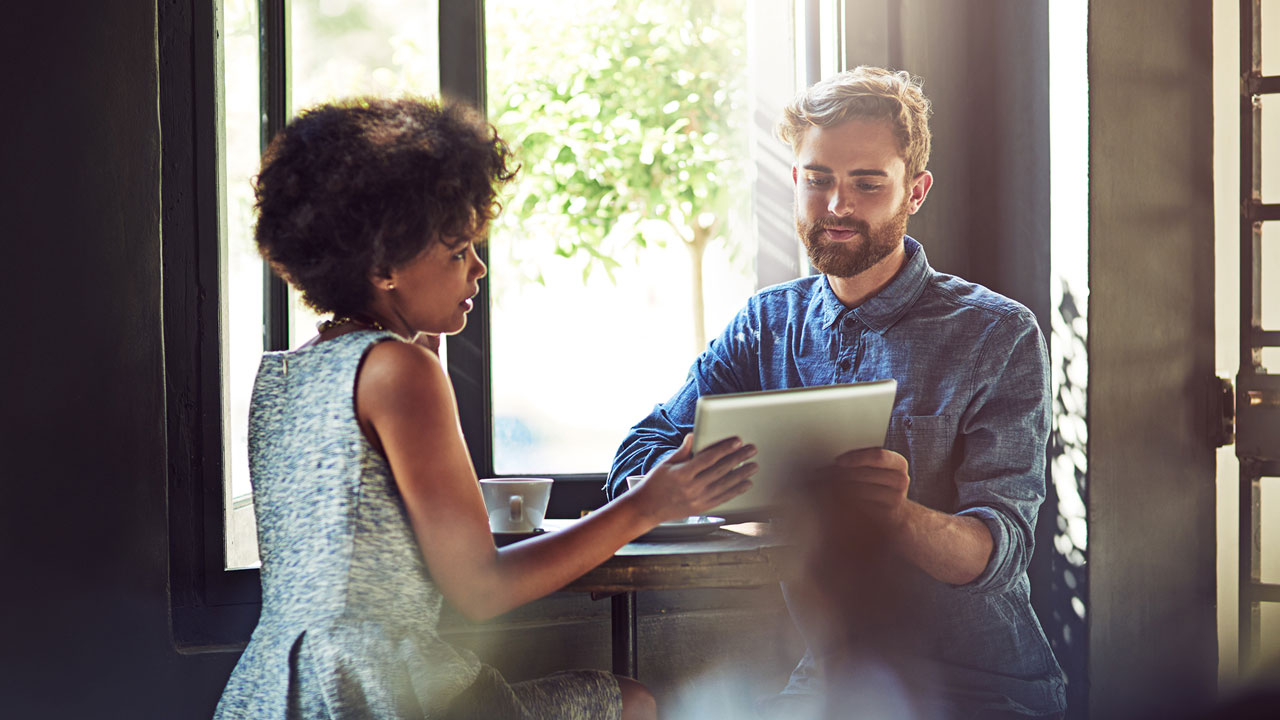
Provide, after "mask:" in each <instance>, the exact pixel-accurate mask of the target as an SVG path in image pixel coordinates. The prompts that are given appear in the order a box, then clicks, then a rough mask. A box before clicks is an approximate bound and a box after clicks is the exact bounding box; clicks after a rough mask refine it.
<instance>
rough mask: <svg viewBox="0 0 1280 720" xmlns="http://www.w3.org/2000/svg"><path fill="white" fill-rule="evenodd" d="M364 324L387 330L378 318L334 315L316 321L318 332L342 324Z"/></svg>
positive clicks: (372, 327)
mask: <svg viewBox="0 0 1280 720" xmlns="http://www.w3.org/2000/svg"><path fill="white" fill-rule="evenodd" d="M348 324H350V325H364V326H365V327H368V328H371V329H373V330H386V329H387V328H386V327H384V326H383V324H382V323H380V322H378V321H377V320H366V319H364V318H353V317H351V316H349V315H334V316H333V317H331V318H329V319H328V320H321V321H320V322H318V323H316V332H320V333H323V332H327V331H329V330H332V329H334V328H336V327H338V326H340V325H348Z"/></svg>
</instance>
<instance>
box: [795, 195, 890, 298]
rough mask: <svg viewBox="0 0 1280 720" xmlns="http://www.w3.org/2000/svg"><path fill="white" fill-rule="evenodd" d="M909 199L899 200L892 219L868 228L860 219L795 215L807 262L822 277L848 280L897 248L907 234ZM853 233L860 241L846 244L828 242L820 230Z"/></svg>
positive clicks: (797, 230)
mask: <svg viewBox="0 0 1280 720" xmlns="http://www.w3.org/2000/svg"><path fill="white" fill-rule="evenodd" d="M910 201H911V196H909V195H908V196H907V197H905V198H903V199H902V205H901V206H900V207H899V208H898V211H897V212H896V213H894V215H893V217H891V218H889V219H888V220H886V221H884V222H883V223H881V224H880V225H878V226H876V227H874V228H872V227H871V226H870V225H868V224H867V223H865V222H863V221H862V220H856V219H852V218H850V219H847V220H830V219H824V220H817V221H814V222H804V221H803V220H801V219H800V215H799V213H797V214H796V234H797V235H799V236H800V239H801V240H802V241H804V246H805V249H806V250H808V251H809V262H810V263H812V264H813V266H814V267H815V268H817V269H818V271H819V272H821V273H822V274H824V275H831V276H833V277H842V278H848V277H853V276H855V275H858V274H861V273H863V272H865V271H866V270H868V269H869V268H871V267H872V266H873V265H875V264H876V263H878V262H880V261H881V260H883V259H885V258H886V257H888V256H889V254H890V253H892V252H893V251H894V250H896V249H897V248H898V245H899V244H900V243H901V242H902V236H903V235H904V234H905V233H906V232H907V218H908V217H910V215H911V212H910V210H909V203H910ZM832 227H834V228H847V229H849V230H856V231H857V232H858V233H859V234H860V235H861V236H862V239H861V240H860V241H854V242H849V243H842V242H835V241H833V240H828V239H827V238H826V236H825V235H824V233H823V231H824V230H826V229H827V228H832Z"/></svg>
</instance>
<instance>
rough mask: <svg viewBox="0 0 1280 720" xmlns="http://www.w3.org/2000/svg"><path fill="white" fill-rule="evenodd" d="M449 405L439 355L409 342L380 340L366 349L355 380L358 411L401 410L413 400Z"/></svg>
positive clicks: (448, 389)
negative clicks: (366, 351) (367, 350)
mask: <svg viewBox="0 0 1280 720" xmlns="http://www.w3.org/2000/svg"><path fill="white" fill-rule="evenodd" d="M424 401H425V402H426V403H427V404H428V405H435V404H438V403H441V402H445V403H448V404H449V405H452V401H453V390H452V387H451V385H450V384H449V379H448V377H446V376H445V374H444V367H443V366H442V365H441V364H440V358H439V357H437V356H436V354H435V353H433V352H431V351H430V350H428V349H427V348H425V347H422V346H420V345H416V344H414V343H409V342H402V341H400V342H398V341H388V342H381V343H378V344H377V345H374V346H373V347H372V348H370V349H369V352H368V353H367V354H366V355H365V358H364V362H363V363H362V364H361V366H360V373H359V375H358V376H357V380H356V404H357V411H358V412H359V413H360V414H361V415H365V416H371V415H376V414H378V411H379V410H392V411H404V410H406V409H409V408H410V407H411V406H412V405H414V404H420V403H423V402H424Z"/></svg>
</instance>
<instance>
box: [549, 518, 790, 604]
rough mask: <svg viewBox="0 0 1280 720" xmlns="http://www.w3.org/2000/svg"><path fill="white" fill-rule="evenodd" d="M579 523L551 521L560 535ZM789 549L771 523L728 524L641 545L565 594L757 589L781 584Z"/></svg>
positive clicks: (617, 556) (633, 545)
mask: <svg viewBox="0 0 1280 720" xmlns="http://www.w3.org/2000/svg"><path fill="white" fill-rule="evenodd" d="M573 522H575V521H574V520H553V519H548V520H546V521H545V522H544V524H543V527H544V528H546V529H547V530H550V531H554V530H558V529H560V528H563V527H565V526H566V525H569V524H571V523H573ZM786 554H787V548H786V547H784V546H783V545H782V544H781V542H780V541H779V539H778V537H777V535H776V534H775V533H773V532H771V530H770V527H769V525H768V524H767V523H741V524H737V525H725V526H724V527H721V528H720V529H718V530H716V531H714V532H711V533H708V534H705V535H700V536H698V537H691V538H687V539H671V540H651V541H638V542H633V543H630V544H628V545H624V546H623V547H622V549H620V550H618V552H617V554H615V555H614V556H613V557H612V558H610V559H608V560H606V561H605V562H604V563H602V564H601V565H600V566H598V567H596V568H595V569H594V570H591V571H589V572H588V573H587V574H586V575H583V576H582V577H580V578H578V579H577V580H575V581H573V582H572V583H570V584H569V585H568V586H566V587H565V588H564V589H565V590H569V591H578V592H592V593H597V594H608V593H620V592H632V591H636V590H675V589H679V588H735V587H757V586H760V585H767V584H770V583H776V582H778V580H779V578H780V577H781V572H782V570H783V568H784V567H785V566H786V565H787V563H786V557H785V556H786Z"/></svg>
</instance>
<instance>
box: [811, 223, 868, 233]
mask: <svg viewBox="0 0 1280 720" xmlns="http://www.w3.org/2000/svg"><path fill="white" fill-rule="evenodd" d="M829 228H838V229H841V230H856V231H858V232H860V233H862V234H863V235H869V234H870V233H871V228H870V227H869V226H868V225H867V224H866V223H865V222H863V221H861V220H854V219H849V220H826V221H822V222H819V223H818V224H817V225H816V226H815V227H814V232H820V231H822V230H827V229H829Z"/></svg>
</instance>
